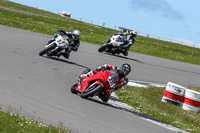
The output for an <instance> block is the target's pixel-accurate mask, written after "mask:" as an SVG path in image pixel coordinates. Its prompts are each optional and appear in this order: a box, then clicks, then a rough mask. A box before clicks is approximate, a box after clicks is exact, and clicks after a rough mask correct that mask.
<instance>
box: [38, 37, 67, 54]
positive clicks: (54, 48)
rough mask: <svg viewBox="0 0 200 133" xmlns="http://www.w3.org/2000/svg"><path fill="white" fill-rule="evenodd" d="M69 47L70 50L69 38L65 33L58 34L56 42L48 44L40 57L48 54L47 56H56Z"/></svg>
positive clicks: (55, 38)
mask: <svg viewBox="0 0 200 133" xmlns="http://www.w3.org/2000/svg"><path fill="white" fill-rule="evenodd" d="M67 47H69V48H70V46H69V41H68V38H66V37H65V36H64V34H63V33H56V34H55V36H54V40H53V41H51V42H50V43H48V44H47V45H46V46H45V47H44V49H43V50H42V51H41V52H40V53H39V55H40V56H43V55H44V54H47V56H56V55H57V54H58V53H59V52H61V51H62V50H63V49H66V48H67Z"/></svg>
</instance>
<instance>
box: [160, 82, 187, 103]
mask: <svg viewBox="0 0 200 133" xmlns="http://www.w3.org/2000/svg"><path fill="white" fill-rule="evenodd" d="M184 92H185V88H184V87H183V86H180V85H177V84H175V83H171V82H168V83H167V86H166V89H165V92H164V94H163V97H162V102H169V103H172V104H175V105H178V106H180V104H181V102H182V99H183V95H184Z"/></svg>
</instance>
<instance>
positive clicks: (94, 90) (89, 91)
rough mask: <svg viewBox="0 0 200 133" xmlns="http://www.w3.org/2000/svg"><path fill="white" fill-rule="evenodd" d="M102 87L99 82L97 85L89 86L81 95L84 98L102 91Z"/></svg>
mask: <svg viewBox="0 0 200 133" xmlns="http://www.w3.org/2000/svg"><path fill="white" fill-rule="evenodd" d="M102 89H103V87H102V86H101V85H100V84H98V85H96V86H92V87H91V88H87V89H86V90H85V91H84V92H83V93H81V94H80V96H81V97H82V98H88V97H90V96H93V95H94V94H96V93H97V92H99V91H101V90H102Z"/></svg>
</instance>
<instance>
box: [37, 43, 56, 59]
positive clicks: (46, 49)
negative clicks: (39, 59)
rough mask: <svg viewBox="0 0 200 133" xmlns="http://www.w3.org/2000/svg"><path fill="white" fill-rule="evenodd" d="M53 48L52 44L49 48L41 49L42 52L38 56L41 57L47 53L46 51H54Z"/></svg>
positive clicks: (54, 45)
mask: <svg viewBox="0 0 200 133" xmlns="http://www.w3.org/2000/svg"><path fill="white" fill-rule="evenodd" d="M55 47H56V44H55V43H54V44H52V45H50V46H49V47H47V48H45V49H43V50H42V51H41V52H40V53H39V55H40V56H43V55H44V54H45V53H47V52H48V51H50V50H52V49H54V48H55Z"/></svg>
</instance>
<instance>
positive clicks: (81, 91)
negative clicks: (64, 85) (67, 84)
mask: <svg viewBox="0 0 200 133" xmlns="http://www.w3.org/2000/svg"><path fill="white" fill-rule="evenodd" d="M118 80H119V76H118V74H117V72H116V71H102V70H100V71H98V72H96V73H95V74H92V75H90V76H87V77H85V78H83V79H82V80H81V81H80V83H76V84H74V85H73V86H72V87H71V92H72V93H74V94H78V95H80V96H81V97H82V98H88V97H92V96H98V97H99V98H101V99H102V96H104V94H106V93H107V92H112V91H113V90H114V89H115V83H116V82H117V81H118Z"/></svg>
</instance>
